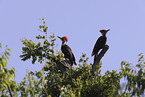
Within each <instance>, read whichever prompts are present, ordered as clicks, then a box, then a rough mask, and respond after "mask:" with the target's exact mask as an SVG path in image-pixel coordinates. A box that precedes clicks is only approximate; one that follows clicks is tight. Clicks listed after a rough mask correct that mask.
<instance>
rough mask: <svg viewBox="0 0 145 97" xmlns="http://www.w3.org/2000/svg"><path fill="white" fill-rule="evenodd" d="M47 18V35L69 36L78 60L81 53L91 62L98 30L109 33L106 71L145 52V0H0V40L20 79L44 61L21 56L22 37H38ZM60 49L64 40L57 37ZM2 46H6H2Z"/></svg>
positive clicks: (134, 59)
mask: <svg viewBox="0 0 145 97" xmlns="http://www.w3.org/2000/svg"><path fill="white" fill-rule="evenodd" d="M43 17H44V18H45V20H46V24H47V26H48V27H49V29H48V36H49V35H51V33H52V32H53V33H54V34H55V35H56V36H67V37H68V43H67V44H68V45H69V46H70V47H71V48H72V50H73V53H74V55H75V57H76V62H77V63H79V62H78V61H79V59H80V57H81V55H82V53H85V54H87V57H89V61H88V64H89V63H92V62H93V57H91V53H92V50H93V47H94V45H95V42H96V40H97V38H98V37H99V36H100V35H101V34H100V32H99V30H101V29H110V31H109V32H108V33H107V38H108V40H107V44H108V45H109V50H108V51H107V53H106V54H105V56H104V57H103V58H102V60H101V61H102V64H103V65H102V68H101V69H102V74H104V72H106V71H107V70H110V71H111V70H113V69H114V70H120V68H121V61H123V60H124V61H127V62H130V63H132V64H133V65H135V64H136V63H137V60H138V56H137V55H138V54H139V53H144V54H145V43H144V42H145V38H144V37H145V0H57V1H55V0H41V1H40V0H39V1H38V0H23V1H22V0H0V43H2V46H3V47H4V46H5V45H8V47H10V48H12V49H13V51H12V52H11V58H10V60H9V61H8V68H9V69H10V68H11V67H14V68H15V70H16V78H15V80H17V81H18V82H20V81H21V80H23V78H24V76H25V75H26V69H28V70H32V71H36V70H40V69H41V68H42V65H41V64H39V63H36V64H35V65H32V63H31V60H28V61H21V59H20V57H19V56H20V55H21V54H22V47H23V44H22V42H21V40H22V39H24V38H27V39H31V40H33V41H36V39H35V36H36V35H38V34H41V32H39V31H38V26H39V25H40V24H42V22H41V21H40V20H39V19H41V18H43ZM56 43H57V44H58V46H57V47H56V49H59V50H60V46H61V41H60V40H59V39H58V38H57V40H56ZM2 51H3V50H2Z"/></svg>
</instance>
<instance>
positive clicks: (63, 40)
mask: <svg viewBox="0 0 145 97" xmlns="http://www.w3.org/2000/svg"><path fill="white" fill-rule="evenodd" d="M57 37H58V38H59V39H60V40H61V41H62V44H66V42H67V41H68V38H67V37H66V36H63V37H59V36H57Z"/></svg>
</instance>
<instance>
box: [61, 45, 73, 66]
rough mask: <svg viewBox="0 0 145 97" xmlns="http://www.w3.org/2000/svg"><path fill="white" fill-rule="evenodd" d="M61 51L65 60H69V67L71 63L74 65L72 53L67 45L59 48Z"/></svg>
mask: <svg viewBox="0 0 145 97" xmlns="http://www.w3.org/2000/svg"><path fill="white" fill-rule="evenodd" d="M61 50H62V53H63V54H64V56H65V58H68V59H69V60H70V62H71V65H73V63H74V64H75V65H76V62H75V57H74V55H73V53H72V50H71V48H70V47H69V46H68V45H63V46H62V47H61Z"/></svg>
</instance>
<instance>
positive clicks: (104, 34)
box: [92, 29, 110, 56]
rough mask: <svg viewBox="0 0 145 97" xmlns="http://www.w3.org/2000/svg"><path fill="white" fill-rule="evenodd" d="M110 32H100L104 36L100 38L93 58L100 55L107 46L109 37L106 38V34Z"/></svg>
mask: <svg viewBox="0 0 145 97" xmlns="http://www.w3.org/2000/svg"><path fill="white" fill-rule="evenodd" d="M109 30H110V29H108V30H100V32H101V33H102V36H100V37H99V38H98V40H97V42H96V44H95V46H94V49H93V52H92V56H93V55H98V52H99V51H100V50H101V49H102V48H103V47H104V46H105V44H106V41H107V37H106V33H107V32H108V31H109Z"/></svg>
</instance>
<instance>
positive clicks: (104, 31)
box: [100, 29, 110, 35]
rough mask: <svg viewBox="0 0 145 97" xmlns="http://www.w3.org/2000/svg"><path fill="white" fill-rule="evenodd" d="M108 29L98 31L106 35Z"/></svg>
mask: <svg viewBox="0 0 145 97" xmlns="http://www.w3.org/2000/svg"><path fill="white" fill-rule="evenodd" d="M109 30H110V29H108V30H104V29H103V30H100V32H101V33H102V35H106V33H107V32H108V31H109Z"/></svg>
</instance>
